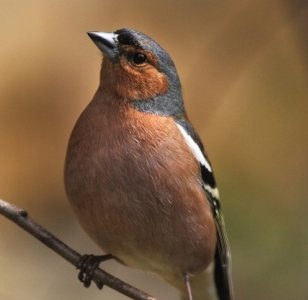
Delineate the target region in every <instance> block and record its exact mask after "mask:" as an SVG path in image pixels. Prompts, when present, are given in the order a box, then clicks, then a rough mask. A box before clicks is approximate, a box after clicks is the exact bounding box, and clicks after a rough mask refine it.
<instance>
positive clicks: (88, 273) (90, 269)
mask: <svg viewBox="0 0 308 300" xmlns="http://www.w3.org/2000/svg"><path fill="white" fill-rule="evenodd" d="M112 258H113V256H112V254H106V255H100V256H95V255H92V254H85V255H83V256H82V257H81V258H80V260H79V262H78V264H77V269H78V270H80V271H79V273H78V279H79V281H81V282H82V283H83V285H84V287H86V288H88V287H89V286H90V285H91V282H92V280H93V274H94V271H95V270H96V269H97V268H98V266H99V264H100V263H101V262H103V261H106V260H109V259H112ZM96 285H97V287H98V288H99V289H102V288H103V283H101V282H96Z"/></svg>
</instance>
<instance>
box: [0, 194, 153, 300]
mask: <svg viewBox="0 0 308 300" xmlns="http://www.w3.org/2000/svg"><path fill="white" fill-rule="evenodd" d="M0 214H2V215H4V216H5V217H6V218H8V219H10V220H11V221H13V222H14V223H16V224H17V225H18V226H20V227H21V228H22V229H24V230H25V231H27V232H28V233H30V234H31V235H33V236H34V237H36V238H37V239H38V240H39V241H41V242H42V243H43V244H45V245H46V246H47V247H49V248H50V249H52V250H53V251H54V252H56V253H58V254H59V255H60V256H62V257H63V258H64V259H66V260H67V261H68V262H70V263H71V264H72V265H74V266H75V267H77V264H78V262H79V260H80V258H81V255H80V254H79V253H78V252H76V251H75V250H73V249H72V248H70V247H69V246H67V245H66V244H64V243H63V242H62V241H60V240H59V239H58V238H56V237H55V236H54V235H52V234H51V233H50V232H48V231H47V230H46V229H45V228H43V227H42V226H41V225H39V224H38V223H36V222H35V221H34V220H33V219H32V218H30V217H29V215H28V213H27V212H26V211H25V210H24V209H21V208H19V207H16V206H14V205H12V204H10V203H8V202H6V201H4V200H1V199H0ZM93 281H94V282H96V283H102V284H104V285H107V286H109V287H110V288H112V289H114V290H116V291H118V292H120V293H122V294H124V295H126V296H128V297H130V298H131V299H135V300H157V299H156V298H154V297H152V296H150V295H148V294H146V293H145V292H143V291H140V290H138V289H137V288H135V287H133V286H131V285H129V284H128V283H125V282H123V281H122V280H120V279H118V278H116V277H114V276H112V275H111V274H109V273H107V272H105V271H103V270H102V269H99V268H97V269H96V270H95V271H94V274H93Z"/></svg>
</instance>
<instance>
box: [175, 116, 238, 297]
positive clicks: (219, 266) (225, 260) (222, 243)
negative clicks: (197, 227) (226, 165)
mask: <svg viewBox="0 0 308 300" xmlns="http://www.w3.org/2000/svg"><path fill="white" fill-rule="evenodd" d="M176 122H177V123H178V124H179V125H180V126H181V127H182V128H184V129H185V131H186V133H187V134H189V135H190V137H191V138H192V139H193V141H194V142H195V143H196V144H197V145H198V146H199V148H200V150H201V152H202V154H203V155H204V158H205V159H206V161H207V162H208V164H209V165H210V163H209V160H208V157H207V155H206V152H205V149H204V147H203V145H202V142H201V140H200V138H199V136H198V134H197V133H196V132H195V130H194V128H193V126H192V125H191V124H190V122H189V121H188V120H186V119H184V118H181V119H177V120H176ZM200 169H201V176H202V180H203V188H204V191H205V193H206V196H207V199H208V201H209V202H210V205H211V207H212V211H213V215H214V218H215V224H216V230H217V245H216V252H215V269H214V277H215V284H216V289H217V293H218V296H219V299H220V300H232V299H233V288H232V279H231V255H230V248H229V243H228V238H227V234H226V229H225V223H224V218H223V215H222V211H221V205H220V200H219V194H218V189H217V186H216V181H215V177H214V175H213V172H212V169H211V168H210V169H209V168H207V167H206V166H205V165H203V164H201V163H200Z"/></svg>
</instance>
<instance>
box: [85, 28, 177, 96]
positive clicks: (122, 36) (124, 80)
mask: <svg viewBox="0 0 308 300" xmlns="http://www.w3.org/2000/svg"><path fill="white" fill-rule="evenodd" d="M88 35H89V36H90V38H91V39H92V41H93V42H94V43H95V45H96V46H97V47H98V48H99V49H100V50H101V52H102V53H103V56H104V59H103V65H102V71H101V87H102V88H104V89H109V90H110V91H111V92H115V93H116V94H117V96H118V97H120V98H122V99H126V100H128V101H144V100H149V99H152V100H153V99H154V98H156V97H161V96H163V95H167V94H170V96H175V94H177V95H176V96H177V97H178V96H180V98H181V86H180V81H179V78H178V74H177V71H176V68H175V66H174V63H173V61H172V59H171V58H170V56H169V54H168V53H167V52H166V51H165V50H164V49H163V48H162V47H161V46H160V45H159V44H158V43H157V42H155V41H154V40H153V39H151V38H150V37H148V36H147V35H145V34H143V33H140V32H138V31H135V30H132V29H120V30H117V31H114V32H108V33H107V32H88Z"/></svg>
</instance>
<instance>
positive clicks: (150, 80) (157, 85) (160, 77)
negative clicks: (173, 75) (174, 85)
mask: <svg viewBox="0 0 308 300" xmlns="http://www.w3.org/2000/svg"><path fill="white" fill-rule="evenodd" d="M117 68H119V70H118V71H117V79H118V80H117V92H118V94H119V96H120V97H123V98H126V99H128V100H130V101H133V100H140V99H149V98H153V97H155V96H157V95H161V94H164V93H166V92H167V89H168V81H167V78H166V76H165V75H164V74H162V73H160V72H159V71H157V70H156V69H155V68H154V67H153V66H152V65H147V66H144V67H134V66H132V65H130V64H129V63H127V62H123V61H122V62H120V64H119V65H118V66H117Z"/></svg>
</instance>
